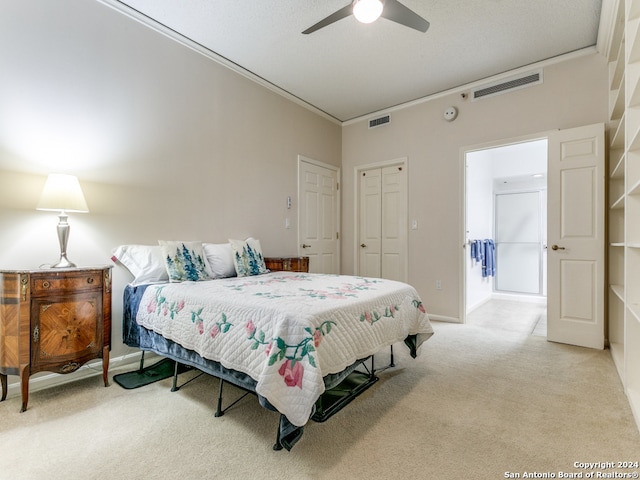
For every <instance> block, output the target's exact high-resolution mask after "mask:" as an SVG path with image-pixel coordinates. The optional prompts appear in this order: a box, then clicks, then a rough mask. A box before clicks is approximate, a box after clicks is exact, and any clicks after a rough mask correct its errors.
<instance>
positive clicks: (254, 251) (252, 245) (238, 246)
mask: <svg viewBox="0 0 640 480" xmlns="http://www.w3.org/2000/svg"><path fill="white" fill-rule="evenodd" d="M229 243H230V244H231V251H232V252H233V263H234V265H235V268H236V273H237V274H238V276H239V277H248V276H250V275H260V274H262V273H269V270H268V269H267V266H266V265H265V264H264V257H263V256H262V248H261V247H260V241H259V240H257V239H255V238H251V237H249V238H247V239H246V240H229Z"/></svg>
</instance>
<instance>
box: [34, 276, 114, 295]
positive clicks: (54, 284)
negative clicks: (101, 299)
mask: <svg viewBox="0 0 640 480" xmlns="http://www.w3.org/2000/svg"><path fill="white" fill-rule="evenodd" d="M102 276H103V272H102V271H101V270H96V271H94V272H79V273H74V274H69V273H67V274H66V275H56V274H53V273H50V274H47V275H45V276H36V275H33V276H32V278H31V295H32V296H38V295H41V294H47V295H48V294H51V293H59V292H64V291H70V290H71V291H77V290H86V289H91V288H98V289H101V288H102Z"/></svg>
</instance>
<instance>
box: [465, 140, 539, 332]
mask: <svg viewBox="0 0 640 480" xmlns="http://www.w3.org/2000/svg"><path fill="white" fill-rule="evenodd" d="M547 143H548V142H547V139H544V138H543V139H535V140H529V141H520V142H514V143H509V144H502V145H495V146H491V147H486V148H481V149H473V150H468V151H466V152H465V202H464V205H465V215H464V218H465V247H466V248H465V305H466V307H465V319H466V322H467V323H470V324H477V325H482V326H487V327H491V328H497V329H502V330H510V331H517V332H522V333H528V334H535V335H541V336H546V293H547V292H546V287H547V281H546V275H547V269H546V242H547V232H546V228H547V218H546V211H547V208H546V202H547V155H548V152H547Z"/></svg>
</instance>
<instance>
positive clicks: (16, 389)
mask: <svg viewBox="0 0 640 480" xmlns="http://www.w3.org/2000/svg"><path fill="white" fill-rule="evenodd" d="M141 357H142V351H137V352H133V353H127V354H125V355H121V356H120V357H115V358H111V359H109V377H110V378H111V377H113V374H115V373H120V372H121V371H129V370H133V369H135V368H138V366H139V365H140V358H141ZM156 358H159V356H158V355H156V354H155V353H153V352H145V355H144V359H145V365H147V364H148V361H152V360H154V359H156ZM97 376H102V360H101V359H97V360H94V361H91V362H88V363H86V364H84V365H83V366H82V367H80V368H79V369H78V370H77V371H75V372H73V373H68V374H65V375H62V374H59V373H50V372H41V373H38V374H35V375H33V376H32V377H31V378H30V379H29V392H30V393H31V392H37V391H39V390H45V389H47V388H51V387H57V386H60V385H64V384H67V383H71V382H77V381H79V380H84V379H86V378H91V377H97ZM8 378H14V379H17V380H15V381H13V382H11V383H9V384H8V385H7V387H8V388H7V398H11V397H18V396H20V395H21V388H20V379H19V378H18V377H17V376H15V375H10V376H9V377H8ZM110 381H111V380H110Z"/></svg>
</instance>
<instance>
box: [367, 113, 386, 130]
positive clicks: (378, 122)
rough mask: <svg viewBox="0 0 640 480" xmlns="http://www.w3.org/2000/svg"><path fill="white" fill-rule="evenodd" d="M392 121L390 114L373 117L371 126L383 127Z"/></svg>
mask: <svg viewBox="0 0 640 480" xmlns="http://www.w3.org/2000/svg"><path fill="white" fill-rule="evenodd" d="M390 121H391V116H390V115H385V116H384V117H378V118H372V119H371V120H369V128H376V127H381V126H382V125H386V124H387V123H389V122H390Z"/></svg>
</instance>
